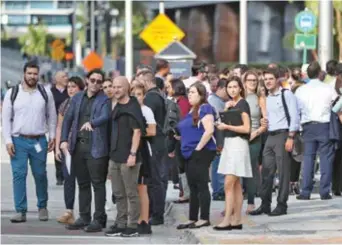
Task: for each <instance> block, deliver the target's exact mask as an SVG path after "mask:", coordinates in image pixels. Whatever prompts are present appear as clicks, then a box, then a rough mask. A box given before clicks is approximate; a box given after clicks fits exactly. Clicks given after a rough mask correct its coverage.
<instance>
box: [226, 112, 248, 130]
mask: <svg viewBox="0 0 342 245" xmlns="http://www.w3.org/2000/svg"><path fill="white" fill-rule="evenodd" d="M241 117H242V123H243V124H242V125H241V126H232V125H225V129H227V130H230V131H233V132H236V133H239V134H249V132H250V131H251V123H250V119H249V116H248V114H247V113H246V112H243V113H242V114H241Z"/></svg>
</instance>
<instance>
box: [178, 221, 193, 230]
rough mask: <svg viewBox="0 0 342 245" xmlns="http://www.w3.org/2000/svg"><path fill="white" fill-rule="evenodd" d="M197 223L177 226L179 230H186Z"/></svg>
mask: <svg viewBox="0 0 342 245" xmlns="http://www.w3.org/2000/svg"><path fill="white" fill-rule="evenodd" d="M195 223H196V222H191V223H186V224H180V225H178V226H177V230H184V229H188V228H190V226H192V225H194V224H195Z"/></svg>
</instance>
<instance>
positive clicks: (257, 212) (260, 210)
mask: <svg viewBox="0 0 342 245" xmlns="http://www.w3.org/2000/svg"><path fill="white" fill-rule="evenodd" d="M269 213H271V208H270V207H266V206H264V205H261V206H260V207H259V208H258V209H256V210H253V211H251V212H249V215H253V216H255V215H262V214H269Z"/></svg>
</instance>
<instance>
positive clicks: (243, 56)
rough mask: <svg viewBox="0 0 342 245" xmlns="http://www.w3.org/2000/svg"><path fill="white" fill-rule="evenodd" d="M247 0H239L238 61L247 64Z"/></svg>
mask: <svg viewBox="0 0 342 245" xmlns="http://www.w3.org/2000/svg"><path fill="white" fill-rule="evenodd" d="M247 21H248V20H247V0H240V45H239V46H240V48H239V63H240V64H247V63H248V56H247V48H248V47H247V43H248V36H247Z"/></svg>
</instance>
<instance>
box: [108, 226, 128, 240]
mask: <svg viewBox="0 0 342 245" xmlns="http://www.w3.org/2000/svg"><path fill="white" fill-rule="evenodd" d="M125 230H126V228H119V227H118V226H117V225H116V224H114V225H112V226H111V227H109V229H108V230H106V231H105V236H110V237H116V236H121V233H122V232H124V231H125Z"/></svg>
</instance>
